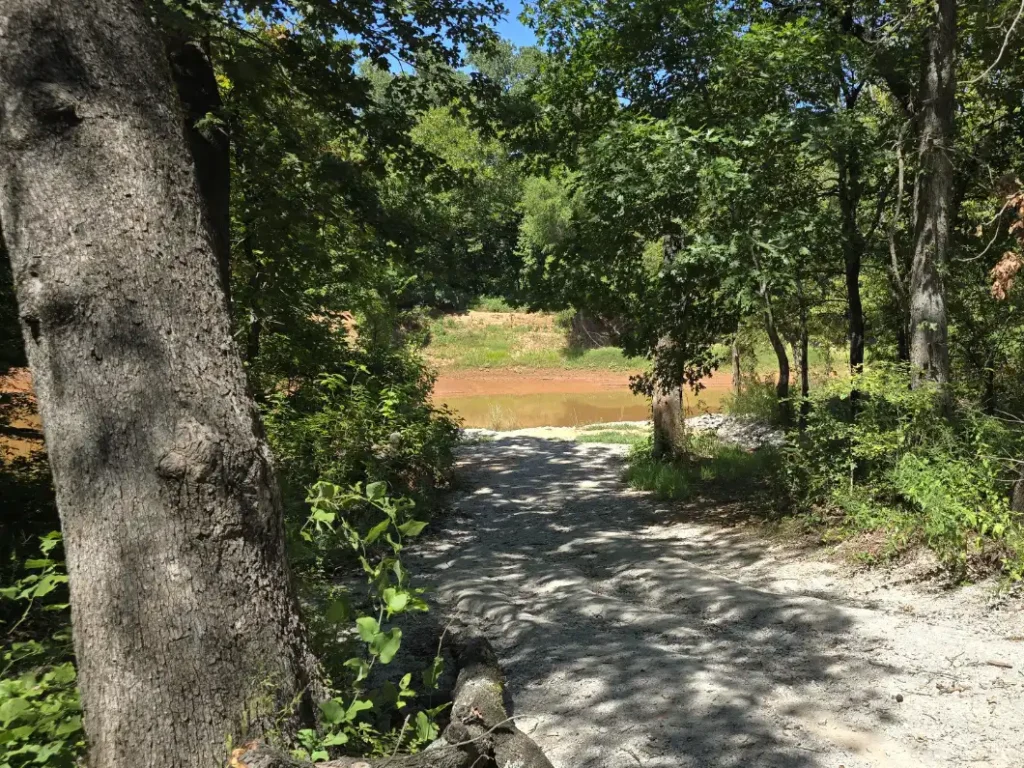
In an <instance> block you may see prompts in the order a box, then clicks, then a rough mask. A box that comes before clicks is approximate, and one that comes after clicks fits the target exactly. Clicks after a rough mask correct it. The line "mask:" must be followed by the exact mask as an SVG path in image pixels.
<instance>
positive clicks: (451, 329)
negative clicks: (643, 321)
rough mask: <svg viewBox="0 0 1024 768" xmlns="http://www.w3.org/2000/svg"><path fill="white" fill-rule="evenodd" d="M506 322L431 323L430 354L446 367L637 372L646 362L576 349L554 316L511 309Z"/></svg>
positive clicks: (610, 350)
mask: <svg viewBox="0 0 1024 768" xmlns="http://www.w3.org/2000/svg"><path fill="white" fill-rule="evenodd" d="M507 318H508V319H507V320H506V319H505V318H504V317H502V318H501V319H489V318H480V317H479V316H476V317H474V316H472V315H470V316H462V317H451V316H446V317H441V318H438V319H436V320H434V321H433V322H432V323H431V325H430V343H429V344H428V346H427V348H426V355H427V357H428V358H429V359H430V360H431V361H432V362H433V363H434V364H435V365H436V366H437V367H438V368H441V369H449V370H467V369H477V370H479V369H489V368H494V369H502V368H534V369H552V368H554V369H562V370H593V371H623V372H634V371H639V370H642V369H644V367H645V366H646V365H647V362H646V361H645V360H643V359H639V358H629V357H626V356H625V355H624V354H623V353H622V351H621V350H619V349H618V348H616V347H600V348H598V349H587V350H575V349H569V348H568V347H567V345H566V338H565V335H566V334H565V331H564V330H563V329H560V328H558V327H557V326H556V325H555V323H554V318H553V316H551V315H545V314H525V313H515V312H512V313H508V314H507Z"/></svg>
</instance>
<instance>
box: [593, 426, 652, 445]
mask: <svg viewBox="0 0 1024 768" xmlns="http://www.w3.org/2000/svg"><path fill="white" fill-rule="evenodd" d="M646 439H647V433H646V432H637V431H633V430H617V429H605V430H601V431H599V432H595V431H587V432H583V431H581V432H580V433H579V434H578V435H576V442H577V443H604V444H605V445H638V444H640V443H642V442H644V441H645V440H646Z"/></svg>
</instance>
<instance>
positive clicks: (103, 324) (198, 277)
mask: <svg viewBox="0 0 1024 768" xmlns="http://www.w3.org/2000/svg"><path fill="white" fill-rule="evenodd" d="M0 50H2V51H3V55H2V56H0V99H2V101H0V221H2V224H3V233H4V237H5V241H6V245H7V248H8V250H9V252H10V257H11V262H12V267H13V272H14V283H15V287H16V292H17V298H18V304H19V314H20V319H21V323H22V328H23V333H24V337H25V342H26V347H27V352H28V358H29V363H30V365H31V368H32V375H33V381H34V385H35V389H36V394H37V395H38V400H39V407H40V411H41V415H42V420H43V424H44V429H45V436H46V445H47V450H48V452H49V458H50V465H51V468H52V471H53V478H54V485H55V488H56V494H57V502H58V507H59V510H60V515H61V523H62V527H63V531H64V542H65V551H66V555H67V565H68V572H69V575H70V588H71V606H72V622H73V631H74V641H75V652H76V656H77V662H78V669H79V686H80V689H81V695H82V701H83V704H84V709H85V729H86V734H87V737H88V742H89V758H88V763H89V765H90V766H92V768H128V767H129V766H130V767H131V768H137V767H138V766H140V765H162V766H216V765H223V763H224V761H225V758H226V756H227V754H226V753H227V745H228V744H229V743H231V742H232V741H233V743H235V744H238V743H242V742H243V741H245V740H246V739H249V738H253V737H256V736H259V735H260V734H262V733H263V732H265V731H266V730H267V729H269V728H277V729H280V730H283V731H284V732H285V733H286V734H287V732H288V731H289V730H290V729H292V728H294V727H296V726H297V724H298V721H300V720H305V719H309V718H310V717H311V716H312V713H313V709H314V707H313V702H312V700H311V699H312V698H313V696H315V695H316V694H317V693H319V683H318V678H317V674H316V669H317V668H316V664H315V661H314V660H313V657H312V655H311V654H310V652H309V650H308V648H307V645H306V641H305V633H304V631H303V627H302V626H301V622H300V619H299V613H298V609H297V604H296V601H295V599H294V595H293V592H292V588H291V585H290V582H289V575H288V569H287V564H286V560H285V551H284V532H283V520H282V511H281V505H280V499H279V496H278V493H277V487H276V481H275V478H274V473H273V470H272V467H271V462H270V457H269V454H268V451H267V447H266V444H265V441H264V440H263V438H262V436H261V429H260V425H259V421H258V418H257V414H256V411H255V408H254V406H253V403H252V400H251V398H249V397H248V396H247V394H246V382H245V377H244V373H243V370H242V365H241V361H240V359H239V356H238V353H237V351H236V350H235V347H234V344H233V342H232V338H231V328H230V326H229V319H228V314H227V311H226V309H225V300H224V293H223V289H222V287H221V283H220V281H219V279H218V272H219V269H218V259H217V247H216V243H215V235H214V233H213V232H212V231H211V227H212V224H211V221H210V217H209V216H207V215H206V214H205V212H204V210H203V204H202V200H201V194H200V190H199V186H198V184H197V181H196V173H195V171H194V169H193V165H192V159H191V156H190V151H189V146H188V143H187V139H186V136H185V128H184V125H185V124H184V116H183V113H182V110H181V107H180V105H179V103H178V99H177V97H176V95H175V90H174V85H173V84H172V80H171V73H170V71H169V66H168V62H167V60H166V58H165V56H164V55H163V53H164V49H163V46H162V45H161V42H160V40H159V39H158V37H157V35H156V33H155V31H154V30H153V29H152V28H151V25H150V22H149V20H148V19H147V18H146V16H145V14H144V11H143V5H142V3H141V2H132V1H131V0H75V2H66V1H65V0H3V2H0ZM282 712H283V713H285V714H284V715H282Z"/></svg>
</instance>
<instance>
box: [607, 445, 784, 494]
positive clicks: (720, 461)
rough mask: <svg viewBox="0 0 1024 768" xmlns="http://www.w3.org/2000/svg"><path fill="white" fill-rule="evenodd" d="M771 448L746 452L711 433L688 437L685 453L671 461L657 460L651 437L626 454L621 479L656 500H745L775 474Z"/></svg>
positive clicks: (774, 454)
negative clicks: (707, 497)
mask: <svg viewBox="0 0 1024 768" xmlns="http://www.w3.org/2000/svg"><path fill="white" fill-rule="evenodd" d="M779 461H780V457H779V454H778V451H777V450H775V449H774V448H770V447H766V448H762V449H760V450H758V451H748V450H745V449H743V448H740V447H738V446H735V445H729V444H726V443H723V442H722V441H721V440H719V439H718V437H717V436H716V435H715V434H714V433H712V432H697V433H688V434H687V435H686V445H685V450H684V451H683V453H682V455H681V456H680V457H679V458H677V459H675V460H672V461H664V460H659V459H655V458H654V455H653V452H652V441H651V438H649V437H647V438H644V439H643V440H642V441H641V442H638V443H637V444H636V445H635V446H634V448H633V450H632V451H631V452H630V455H629V459H628V463H627V469H626V475H625V479H626V482H627V483H629V485H630V486H631V487H633V488H636V489H638V490H643V491H651V492H653V493H654V495H655V496H656V497H658V498H660V499H669V500H674V501H685V500H689V499H693V498H697V497H699V496H702V495H717V496H722V495H728V496H734V495H743V494H747V493H757V492H759V489H760V490H764V489H765V487H766V485H765V484H766V483H767V482H769V481H771V480H773V479H775V478H776V477H777V475H778V466H779Z"/></svg>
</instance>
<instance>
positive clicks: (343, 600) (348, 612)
mask: <svg viewBox="0 0 1024 768" xmlns="http://www.w3.org/2000/svg"><path fill="white" fill-rule="evenodd" d="M351 616H352V604H351V602H349V599H348V596H347V595H340V596H339V597H336V598H334V599H333V600H331V602H330V603H328V604H327V610H326V611H324V618H326V619H327V621H329V622H330V623H331V624H344V623H345V622H347V621H348V620H349V619H350V618H351Z"/></svg>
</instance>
